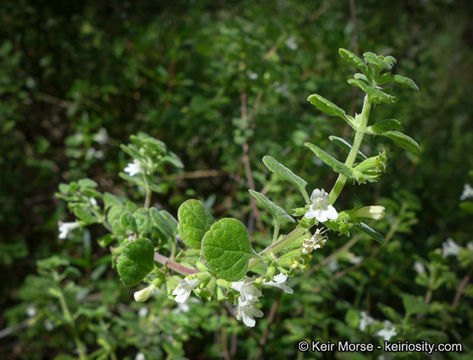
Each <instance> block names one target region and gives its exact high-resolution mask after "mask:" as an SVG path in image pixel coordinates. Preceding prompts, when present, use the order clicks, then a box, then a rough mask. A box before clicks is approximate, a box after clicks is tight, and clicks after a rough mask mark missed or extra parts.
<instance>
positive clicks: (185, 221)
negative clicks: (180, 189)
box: [177, 199, 213, 249]
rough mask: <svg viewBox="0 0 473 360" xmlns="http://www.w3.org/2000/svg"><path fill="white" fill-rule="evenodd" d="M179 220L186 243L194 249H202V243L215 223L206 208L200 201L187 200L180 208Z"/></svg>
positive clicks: (180, 229)
mask: <svg viewBox="0 0 473 360" xmlns="http://www.w3.org/2000/svg"><path fill="white" fill-rule="evenodd" d="M177 218H178V220H179V225H178V229H179V234H181V238H182V240H183V241H184V243H185V244H186V245H187V246H189V247H191V248H193V249H200V247H201V246H200V242H201V241H202V238H203V237H204V234H205V233H206V232H207V230H209V229H210V225H212V223H213V219H212V217H211V216H210V214H209V213H208V211H207V209H206V208H205V206H204V205H203V204H202V203H201V202H200V201H199V200H194V199H191V200H187V201H185V202H183V203H182V204H181V206H179V210H178V211H177Z"/></svg>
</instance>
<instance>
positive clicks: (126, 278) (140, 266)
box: [117, 238, 154, 286]
mask: <svg viewBox="0 0 473 360" xmlns="http://www.w3.org/2000/svg"><path fill="white" fill-rule="evenodd" d="M153 261H154V248H153V244H152V243H151V241H149V240H148V239H144V238H139V239H137V240H135V241H133V242H128V243H127V244H126V245H125V247H124V248H123V251H122V253H121V255H120V258H119V259H118V266H117V270H118V273H119V274H120V278H121V279H122V281H123V283H124V284H125V285H126V286H135V285H138V284H139V283H140V282H141V280H143V278H144V277H145V276H146V275H148V274H149V273H150V272H151V270H153Z"/></svg>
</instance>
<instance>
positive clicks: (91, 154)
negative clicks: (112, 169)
mask: <svg viewBox="0 0 473 360" xmlns="http://www.w3.org/2000/svg"><path fill="white" fill-rule="evenodd" d="M103 156H104V155H103V151H102V150H97V149H95V148H88V149H87V151H86V152H85V157H86V159H88V160H90V159H92V158H96V159H98V160H101V159H103Z"/></svg>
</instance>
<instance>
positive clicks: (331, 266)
mask: <svg viewBox="0 0 473 360" xmlns="http://www.w3.org/2000/svg"><path fill="white" fill-rule="evenodd" d="M338 268H339V266H338V261H337V259H332V260H330V261H329V263H328V264H327V269H328V271H330V272H335V271H337V270H338Z"/></svg>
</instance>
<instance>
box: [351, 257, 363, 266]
mask: <svg viewBox="0 0 473 360" xmlns="http://www.w3.org/2000/svg"><path fill="white" fill-rule="evenodd" d="M362 261H363V256H353V257H352V258H351V259H350V264H353V265H358V264H361V262H362Z"/></svg>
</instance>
